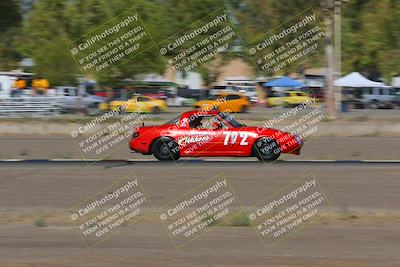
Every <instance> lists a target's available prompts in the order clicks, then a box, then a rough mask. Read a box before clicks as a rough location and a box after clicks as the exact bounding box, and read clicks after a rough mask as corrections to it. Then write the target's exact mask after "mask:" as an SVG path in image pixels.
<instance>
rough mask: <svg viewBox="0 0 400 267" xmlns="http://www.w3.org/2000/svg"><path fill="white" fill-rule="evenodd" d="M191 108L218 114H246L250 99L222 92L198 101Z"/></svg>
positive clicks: (241, 95) (239, 94) (238, 94)
mask: <svg viewBox="0 0 400 267" xmlns="http://www.w3.org/2000/svg"><path fill="white" fill-rule="evenodd" d="M193 107H194V108H197V109H203V110H218V111H220V112H246V111H247V110H248V109H249V107H250V99H249V98H248V97H247V96H246V95H244V94H241V93H235V92H223V93H218V94H216V95H212V96H210V97H209V98H207V99H205V100H201V101H198V102H196V103H194V104H193Z"/></svg>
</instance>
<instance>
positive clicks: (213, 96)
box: [207, 95, 219, 100]
mask: <svg viewBox="0 0 400 267" xmlns="http://www.w3.org/2000/svg"><path fill="white" fill-rule="evenodd" d="M218 98H219V96H218V95H212V96H209V97H208V98H207V100H217V99H218Z"/></svg>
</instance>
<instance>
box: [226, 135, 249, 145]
mask: <svg viewBox="0 0 400 267" xmlns="http://www.w3.org/2000/svg"><path fill="white" fill-rule="evenodd" d="M224 134H225V139H224V146H227V145H228V144H231V145H233V144H235V143H236V142H237V141H238V137H240V143H239V145H241V146H247V145H248V144H249V143H248V142H247V141H246V140H247V138H248V137H249V135H248V133H239V132H226V133H224Z"/></svg>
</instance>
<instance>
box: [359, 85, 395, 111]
mask: <svg viewBox="0 0 400 267" xmlns="http://www.w3.org/2000/svg"><path fill="white" fill-rule="evenodd" d="M395 96H396V95H395V91H394V89H392V88H386V87H383V88H363V89H362V95H361V102H362V103H363V105H364V107H369V108H381V107H388V106H391V105H393V102H394V98H395Z"/></svg>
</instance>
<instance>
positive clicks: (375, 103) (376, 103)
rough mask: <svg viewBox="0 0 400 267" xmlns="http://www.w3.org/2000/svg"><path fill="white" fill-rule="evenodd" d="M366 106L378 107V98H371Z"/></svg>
mask: <svg viewBox="0 0 400 267" xmlns="http://www.w3.org/2000/svg"><path fill="white" fill-rule="evenodd" d="M368 107H369V108H370V109H378V108H379V103H378V100H376V99H373V100H371V101H370V102H369V103H368Z"/></svg>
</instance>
